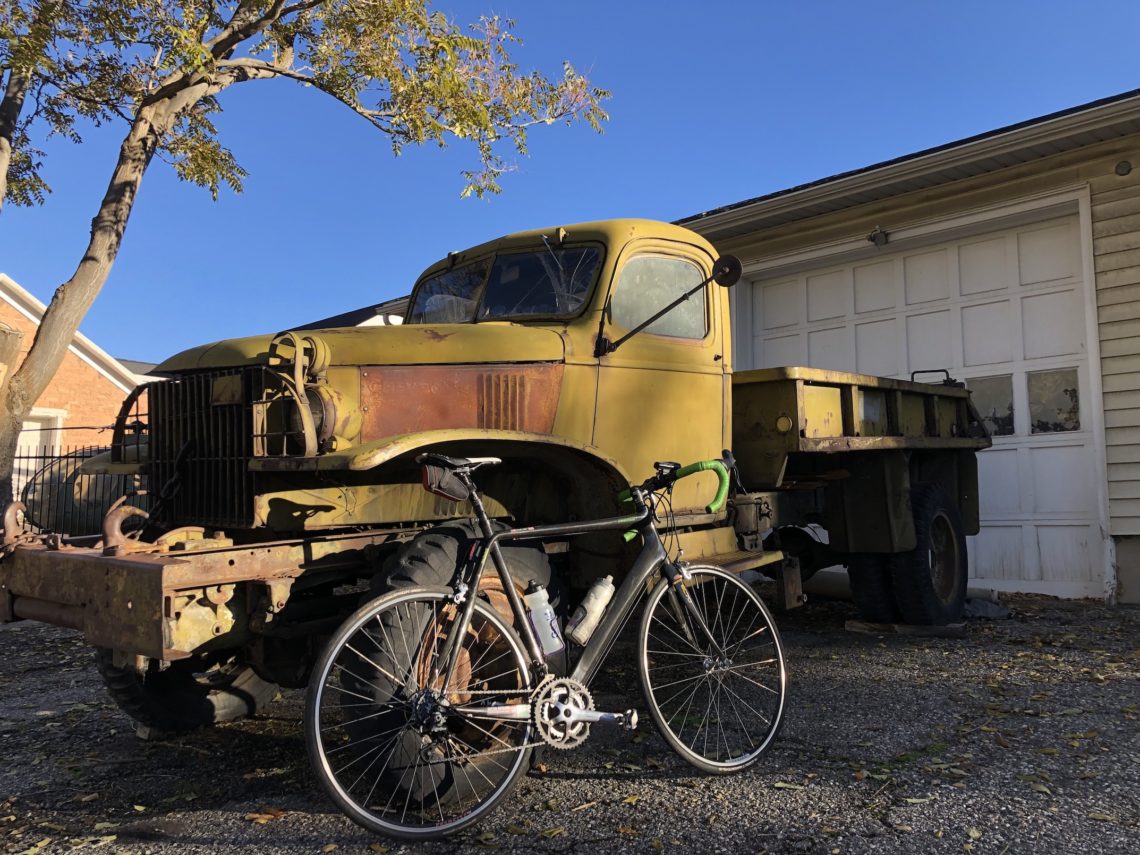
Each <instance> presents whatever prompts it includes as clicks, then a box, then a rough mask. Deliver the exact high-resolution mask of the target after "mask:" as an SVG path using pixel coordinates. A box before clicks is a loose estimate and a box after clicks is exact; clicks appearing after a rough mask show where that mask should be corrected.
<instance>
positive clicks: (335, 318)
mask: <svg viewBox="0 0 1140 855" xmlns="http://www.w3.org/2000/svg"><path fill="white" fill-rule="evenodd" d="M407 310H408V298H407V297H406V296H404V297H396V298H395V299H393V300H387V301H385V302H383V303H377V304H376V305H374V306H365V307H364V308H363V309H353V310H351V311H348V312H341V313H340V314H339V315H330V316H329V317H327V318H321V319H320V320H317V321H310V322H309V323H307V324H302V325H301V326H299V327H293V329H295V330H331V329H337V328H338V327H365V326H388V325H391V324H399V323H401V322H402V321H403V320H404V314H405V313H406V312H407Z"/></svg>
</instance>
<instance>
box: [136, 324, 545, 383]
mask: <svg viewBox="0 0 1140 855" xmlns="http://www.w3.org/2000/svg"><path fill="white" fill-rule="evenodd" d="M305 334H306V335H316V336H320V337H321V338H322V339H324V340H325V341H326V342H327V343H328V345H329V349H330V351H331V354H332V364H333V365H448V364H462V363H496V362H499V363H502V362H560V361H561V360H562V359H563V356H564V347H563V342H562V336H561V335H559V334H558V332H556V331H555V330H552V329H546V328H543V327H534V326H523V325H522V324H512V323H502V322H494V323H482V324H409V325H407V326H390V327H388V326H386V327H345V328H342V329H329V330H306V331H305ZM273 338H274V336H272V335H259V336H250V337H249V338H234V339H227V340H225V341H219V342H215V343H213V344H206V345H201V346H200V347H195V348H191V349H190V350H184V351H182V352H181V353H179V354H176V355H175V356H172V357H170V358H169V359H167V360H166V361H165V362H163V363H162V364H161V365H159V366H158V367H157V368H155V369H154V372H153V373H155V374H179V373H183V372H187V371H200V370H202V369H204V368H231V367H237V366H242V365H258V364H260V363H263V362H265V359H266V355H267V352H268V349H269V343H270V342H271V341H272V340H273Z"/></svg>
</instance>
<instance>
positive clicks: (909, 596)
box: [890, 484, 969, 626]
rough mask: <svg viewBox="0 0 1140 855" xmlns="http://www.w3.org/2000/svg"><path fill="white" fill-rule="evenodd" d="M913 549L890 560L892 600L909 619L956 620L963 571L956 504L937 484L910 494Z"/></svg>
mask: <svg viewBox="0 0 1140 855" xmlns="http://www.w3.org/2000/svg"><path fill="white" fill-rule="evenodd" d="M910 503H911V507H912V509H913V511H914V534H915V544H916V545H915V548H914V549H913V550H912V551H910V552H900V553H898V554H897V555H894V556H892V558H891V561H890V567H891V579H892V582H893V584H894V591H895V603H896V605H897V606H898V610H899V613H900V614H901V615H902V619H903V620H904V621H906V622H907V623H910V624H916V625H924V626H942V625H945V624H948V623H954V622H955V621H957V620H959V619H961V617H962V610H963V609H964V608H965V605H966V584H967V581H968V576H969V568H968V561H967V557H966V536H965V534H964V533H963V531H962V517H961V515H960V514H959V513H958V506H957V504H956V503H955V502H952V501H950V500H949V499H948V498H947V496H946V493H945V492H944V491H943V490H942V488H941V487H939V486H938V485H937V484H919V485H918V486H916V487H915V488H914V489H913V490H911V494H910Z"/></svg>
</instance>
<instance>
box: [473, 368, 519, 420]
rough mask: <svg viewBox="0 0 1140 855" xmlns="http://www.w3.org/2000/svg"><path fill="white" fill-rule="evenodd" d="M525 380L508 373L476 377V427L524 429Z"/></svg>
mask: <svg viewBox="0 0 1140 855" xmlns="http://www.w3.org/2000/svg"><path fill="white" fill-rule="evenodd" d="M526 395H527V387H526V380H525V379H524V378H522V377H519V376H517V375H511V374H483V375H481V376H480V377H479V400H478V402H477V406H478V408H479V413H478V415H479V427H481V428H495V429H497V430H525V429H526V427H525V425H526Z"/></svg>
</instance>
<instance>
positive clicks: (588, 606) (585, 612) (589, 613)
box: [566, 576, 614, 647]
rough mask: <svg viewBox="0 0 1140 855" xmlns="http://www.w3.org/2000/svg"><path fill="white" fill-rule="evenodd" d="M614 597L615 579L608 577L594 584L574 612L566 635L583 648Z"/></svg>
mask: <svg viewBox="0 0 1140 855" xmlns="http://www.w3.org/2000/svg"><path fill="white" fill-rule="evenodd" d="M613 595H614V577H613V576H606V577H605V578H604V579H598V580H597V581H596V582H594V584H593V586H592V587H591V588H590V590H589V592H588V593H587V594H586V598H585V599H584V600H582V603H581V605H579V606H578V608H577V609H575V610H574V615H573V616H572V617H571V618H570V622H569V623H568V624H566V634H567V635H569V636H570V639H571V640H572V641H573V642H574V643H575V644H580V645H582V646H583V647H584V646H585V645H586V643H587V642H588V641H589V640H590V636H591V635H593V634H594V630H595V629H596V628H597V626H598V621H600V620H601V619H602V615H603V614H605V612H606V606H608V605H609V604H610V600H611V599H612V598H613Z"/></svg>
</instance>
